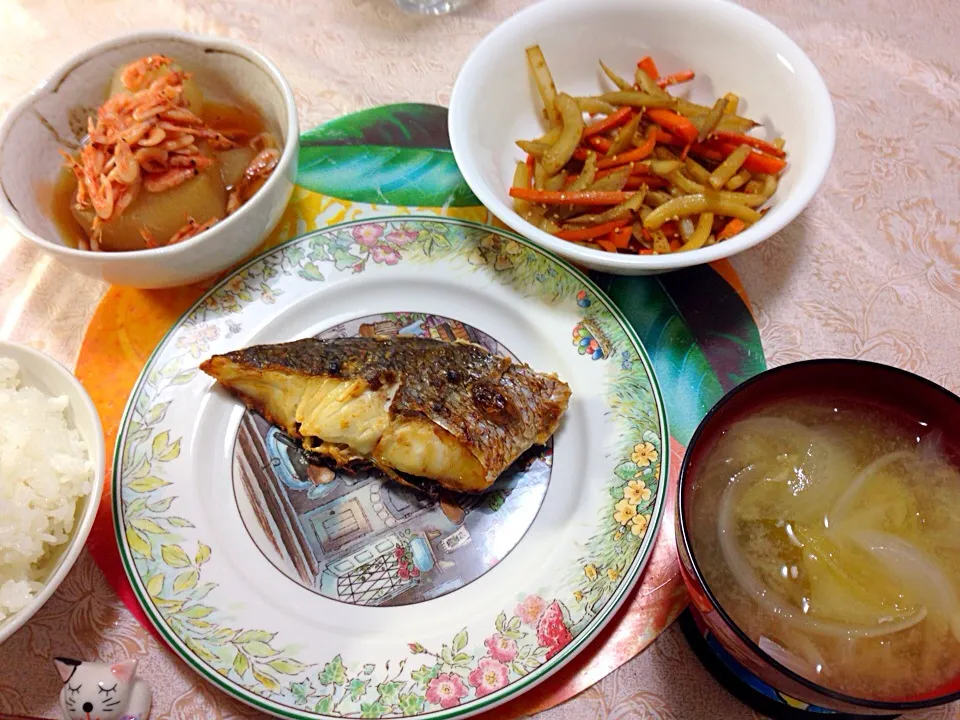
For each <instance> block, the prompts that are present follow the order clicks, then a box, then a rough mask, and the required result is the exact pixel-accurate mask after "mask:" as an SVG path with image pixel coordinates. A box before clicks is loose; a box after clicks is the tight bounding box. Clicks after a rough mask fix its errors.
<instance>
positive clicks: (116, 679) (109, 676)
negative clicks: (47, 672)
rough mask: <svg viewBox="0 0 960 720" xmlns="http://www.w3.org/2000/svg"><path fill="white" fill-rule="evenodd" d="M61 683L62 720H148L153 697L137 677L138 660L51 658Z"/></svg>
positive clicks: (145, 683) (143, 682) (142, 681)
mask: <svg viewBox="0 0 960 720" xmlns="http://www.w3.org/2000/svg"><path fill="white" fill-rule="evenodd" d="M53 664H54V667H56V669H57V673H58V674H59V675H60V679H61V680H62V681H63V687H62V688H61V690H60V712H61V713H62V715H63V718H64V720H91V718H96V719H97V720H147V717H148V716H149V714H150V706H151V704H152V696H151V692H150V686H149V685H147V682H146V681H145V680H144V679H142V678H138V677H137V661H136V660H124V661H121V662H116V663H100V662H84V661H82V660H72V659H70V658H62V657H58V658H54V661H53Z"/></svg>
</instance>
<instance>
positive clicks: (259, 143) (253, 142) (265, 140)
mask: <svg viewBox="0 0 960 720" xmlns="http://www.w3.org/2000/svg"><path fill="white" fill-rule="evenodd" d="M250 147H251V148H252V149H253V150H254V151H255V152H260V151H261V150H267V149H270V148H275V147H277V141H276V139H275V138H274V137H273V134H272V133H268V132H263V133H260V134H259V135H254V136H253V137H252V138H251V139H250Z"/></svg>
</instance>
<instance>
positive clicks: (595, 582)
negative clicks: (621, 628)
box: [114, 216, 666, 718]
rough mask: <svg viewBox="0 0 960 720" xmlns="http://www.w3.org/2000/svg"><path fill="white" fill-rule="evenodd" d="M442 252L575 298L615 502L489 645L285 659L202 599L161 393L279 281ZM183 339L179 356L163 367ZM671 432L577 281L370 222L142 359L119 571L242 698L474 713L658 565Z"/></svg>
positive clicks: (459, 642)
mask: <svg viewBox="0 0 960 720" xmlns="http://www.w3.org/2000/svg"><path fill="white" fill-rule="evenodd" d="M439 257H444V258H447V259H453V260H456V261H457V262H462V263H464V264H466V265H468V266H471V267H473V268H474V269H476V270H477V271H479V272H487V273H491V274H492V275H493V276H494V277H495V278H496V279H497V281H498V282H501V283H503V284H507V285H509V286H511V287H512V288H514V289H515V290H517V291H519V292H521V293H523V294H525V295H527V296H537V297H540V298H544V299H547V300H549V301H551V302H558V301H561V300H564V301H575V302H576V303H577V306H578V307H579V308H580V310H581V311H582V317H581V320H580V322H578V323H577V324H576V325H575V326H574V327H572V328H571V331H572V337H573V343H572V344H573V350H572V352H576V351H578V350H580V349H581V347H582V346H581V342H582V340H583V338H584V337H586V338H588V343H589V348H590V352H589V353H587V357H590V358H593V359H594V360H598V359H602V360H604V361H605V362H608V363H610V365H611V368H612V373H613V379H612V382H611V385H610V387H611V394H610V396H609V403H610V408H611V411H612V413H613V414H614V415H615V416H617V418H618V421H619V422H618V425H619V428H620V432H621V437H620V450H619V454H618V457H619V458H620V461H619V462H618V463H617V465H616V470H615V474H614V477H613V478H612V479H611V481H610V483H609V485H608V487H607V491H608V494H609V500H608V501H606V505H605V508H604V511H603V514H602V515H601V517H599V518H598V527H597V529H596V531H595V532H594V534H593V535H592V537H590V538H589V540H588V541H587V542H586V543H585V544H584V547H583V552H582V553H581V557H580V559H579V562H578V563H576V564H575V565H574V564H573V563H571V572H570V573H569V576H568V577H566V578H564V579H563V581H564V588H563V591H562V592H557V593H555V595H554V596H553V597H549V598H546V599H545V598H542V597H540V596H539V595H536V594H528V595H527V596H526V597H525V598H524V599H523V601H522V602H520V603H519V604H518V605H517V606H516V607H515V608H512V609H510V608H504V609H502V611H501V612H500V613H499V615H497V617H496V620H495V621H493V622H492V624H491V627H490V628H489V632H488V633H484V635H485V637H483V638H482V640H481V641H478V640H477V639H475V638H474V639H471V637H470V635H469V632H468V630H467V629H466V628H464V629H462V630H461V631H460V632H457V633H456V634H454V635H453V636H452V637H451V639H450V641H449V642H448V643H444V644H442V645H441V646H440V647H431V648H428V647H426V646H424V645H422V644H421V643H420V642H418V641H417V640H416V639H415V638H411V642H409V644H408V647H409V652H410V656H409V657H408V658H404V659H402V660H400V661H398V662H396V664H395V665H394V667H393V668H392V669H391V667H390V663H389V662H386V663H385V664H384V666H383V667H380V666H379V665H378V663H361V662H359V661H357V660H356V659H354V658H346V659H345V658H343V657H342V656H341V655H339V654H337V655H335V656H333V657H331V658H329V660H327V661H325V662H323V663H318V664H308V663H306V662H304V661H303V659H302V658H298V657H297V654H296V652H288V651H287V650H286V648H285V647H284V646H283V645H281V644H280V643H279V641H278V640H277V634H276V633H274V632H270V631H268V630H265V629H260V628H237V627H231V626H230V625H228V624H226V622H225V620H223V619H221V618H220V617H219V615H220V614H221V613H220V612H219V611H218V610H217V609H216V608H215V607H214V606H213V605H211V604H208V603H206V602H204V601H205V599H206V598H207V597H208V595H210V594H211V593H213V592H214V591H215V590H216V587H217V586H216V584H213V583H209V582H204V580H203V568H204V565H205V564H206V563H207V562H209V561H210V559H211V549H210V547H209V546H208V545H206V544H204V543H203V542H201V541H199V540H198V541H196V542H193V543H192V546H190V547H185V543H184V542H183V540H184V538H183V535H182V533H183V532H184V531H186V530H189V529H192V528H193V525H192V523H191V522H190V520H189V519H187V518H184V517H181V516H179V515H177V514H175V512H174V511H175V508H174V505H175V502H176V497H175V496H170V495H169V494H167V491H166V490H165V489H166V488H168V487H169V486H170V485H171V483H169V482H168V481H167V480H165V479H164V477H163V476H164V469H163V468H164V464H165V463H168V462H170V461H172V460H174V459H176V458H177V457H178V456H179V453H180V438H175V437H172V436H171V433H170V430H169V429H167V428H165V427H164V426H163V420H164V417H165V415H166V412H167V409H168V408H169V405H170V403H171V402H172V401H171V400H169V399H166V400H165V399H164V398H167V397H168V396H169V392H170V390H171V389H172V388H174V387H176V386H178V385H183V384H186V383H189V382H190V381H191V380H193V378H194V377H195V376H196V374H197V372H198V370H197V367H196V366H197V363H198V361H199V359H200V358H201V357H202V356H203V355H204V353H206V352H207V350H208V348H209V345H210V343H211V342H212V341H214V340H216V339H218V338H219V337H220V333H221V332H223V330H224V329H225V330H226V334H225V337H230V336H231V335H234V334H236V333H238V332H240V331H241V330H242V325H241V320H240V318H239V316H240V315H241V314H242V311H243V308H245V307H247V306H249V305H250V304H252V303H258V302H260V303H266V304H272V303H274V302H276V298H277V295H279V294H281V293H282V292H283V290H282V288H281V287H279V285H280V283H279V279H280V278H283V277H289V276H297V277H299V278H302V279H303V280H305V281H308V282H323V281H324V280H325V273H326V274H329V273H331V272H334V273H347V274H356V273H361V272H363V271H364V270H365V269H366V268H367V267H368V265H369V264H370V263H373V264H375V265H381V266H384V267H390V266H394V265H397V264H398V263H400V262H401V261H403V262H419V263H429V262H432V261H433V259H435V258H439ZM219 320H223V321H224V323H223V325H221V324H219V323H218V322H215V321H219ZM583 328H587V329H588V331H587V332H584V331H583ZM178 333H179V334H178ZM174 336H177V337H176V341H175V348H176V350H177V351H178V352H177V354H176V355H174V356H173V357H171V358H170V359H169V360H167V361H166V362H165V363H164V364H163V365H162V366H158V367H157V366H155V361H156V360H158V359H159V358H160V357H161V355H162V351H164V350H165V349H166V347H167V345H168V343H169V341H171V340H172V339H173V337H174ZM581 354H585V353H583V352H581ZM584 361H586V358H584ZM638 364H639V365H638ZM638 367H639V369H640V372H637V371H636V368H638ZM665 436H666V428H665V420H664V414H663V404H662V401H661V399H660V397H659V392H658V390H657V389H656V382H655V379H654V378H653V374H652V370H651V369H650V366H649V361H648V359H647V358H646V355H645V353H644V352H643V350H642V348H641V346H640V344H639V341H638V340H637V338H636V336H635V335H634V333H633V330H632V328H630V326H629V323H627V321H626V320H625V319H624V318H623V317H622V316H621V315H620V313H619V311H618V310H617V309H616V308H615V306H613V304H612V303H610V302H609V300H607V299H606V298H605V297H603V296H602V295H601V294H600V293H599V291H598V290H597V288H596V287H595V286H594V285H593V284H592V282H590V281H589V280H588V279H587V278H586V277H584V276H583V275H581V274H580V273H579V272H578V271H576V270H574V269H573V268H572V267H570V266H569V265H567V264H566V263H565V262H564V261H562V260H559V259H557V258H554V257H552V256H550V255H548V254H546V253H545V252H543V251H542V250H539V249H538V248H536V247H535V246H533V245H531V244H529V243H528V242H527V241H526V240H523V239H522V238H520V237H519V236H515V235H513V234H512V233H510V232H507V231H502V230H495V229H493V228H490V227H488V226H483V225H478V224H475V223H470V222H466V221H453V220H446V219H438V218H433V217H431V218H418V217H411V216H402V217H392V218H376V219H365V220H361V221H358V222H355V223H350V224H345V225H338V226H336V227H335V228H331V229H329V230H321V231H318V232H315V233H311V234H309V235H306V236H303V237H300V238H296V239H293V240H290V241H288V242H287V243H284V244H283V245H280V246H278V247H276V248H272V249H270V250H268V251H266V252H264V253H263V254H262V255H260V256H258V257H257V258H254V259H253V260H251V261H250V262H249V263H248V264H247V265H245V266H244V267H242V268H241V269H239V270H238V271H237V272H235V273H234V274H233V275H232V276H231V277H229V278H227V279H226V280H224V281H223V282H221V283H220V284H219V285H218V286H216V287H215V288H213V289H212V290H211V291H210V292H209V293H208V294H207V295H206V296H205V297H204V298H202V299H201V300H200V301H198V303H197V304H196V305H195V306H194V307H193V308H191V310H189V311H188V312H187V313H186V314H185V315H184V317H183V318H181V320H180V321H179V322H178V323H176V324H175V325H174V326H173V327H172V328H171V330H170V332H169V333H168V335H167V336H166V337H165V338H164V340H163V341H161V343H160V344H159V345H158V346H157V349H156V350H155V351H154V354H153V356H152V357H151V358H150V360H149V361H148V362H147V364H146V366H145V368H144V371H143V373H142V375H141V377H140V379H139V380H138V382H137V385H136V387H135V389H134V391H133V393H132V394H131V398H130V401H129V402H128V406H127V408H126V410H125V413H124V420H123V421H122V423H121V434H120V435H119V436H118V441H117V448H116V452H115V457H114V483H115V490H114V498H115V507H114V509H115V513H114V515H115V527H116V531H117V536H118V542H119V543H120V545H121V551H122V553H121V554H122V557H123V560H124V567H125V570H126V571H127V574H128V575H129V576H130V579H131V583H132V585H133V587H134V589H135V591H136V592H137V595H138V599H139V600H140V602H141V604H142V605H143V606H144V609H145V610H146V611H147V613H148V614H149V615H150V616H151V619H152V620H153V621H154V622H155V624H157V627H158V629H160V630H161V632H162V633H163V634H164V636H165V637H166V638H167V639H168V640H169V641H170V642H171V644H172V646H173V647H174V648H175V649H177V650H178V652H180V653H181V655H183V656H184V659H186V660H187V661H188V662H191V664H192V665H193V666H194V667H195V668H196V669H198V670H199V671H201V672H202V673H203V674H204V675H206V676H207V677H208V678H209V679H211V680H212V681H213V682H215V683H216V684H218V685H219V686H220V687H221V688H222V689H224V690H226V691H228V692H231V694H234V695H236V696H237V697H239V698H240V699H242V700H244V701H246V702H248V703H251V704H254V705H257V706H259V707H262V708H263V709H267V710H270V711H271V712H274V713H278V714H282V715H286V716H290V717H317V716H320V717H367V718H393V717H414V716H424V715H430V716H431V717H451V716H457V715H462V714H464V713H467V712H469V713H471V714H472V713H473V712H478V711H480V710H481V709H484V708H486V707H489V706H490V705H491V704H493V703H495V702H499V701H502V700H504V699H506V698H508V697H510V696H512V695H514V694H515V693H516V692H519V691H520V690H521V689H523V688H524V687H526V686H528V685H529V684H530V683H531V682H535V681H538V680H540V679H542V678H544V677H546V675H547V674H548V673H549V672H551V671H553V670H555V669H557V668H559V667H560V666H561V664H562V663H563V662H564V661H565V660H566V659H569V657H572V655H573V653H574V652H576V651H577V650H579V649H580V648H581V647H582V646H583V644H584V643H585V641H586V640H588V639H589V637H591V636H592V635H593V634H594V633H595V632H596V631H597V630H598V629H599V627H600V626H601V625H602V624H603V622H604V621H605V620H606V619H609V617H610V616H611V615H612V614H613V612H614V611H615V610H616V608H617V607H618V606H619V603H620V602H622V600H623V599H624V597H625V595H626V592H627V591H628V590H629V589H630V588H631V587H632V585H633V583H634V581H635V580H636V579H637V578H638V577H639V574H640V570H641V569H642V567H643V564H644V563H645V560H646V557H647V556H648V555H649V551H650V548H651V546H652V543H651V540H652V537H653V534H654V532H655V529H656V525H657V520H658V519H659V515H660V511H661V509H662V506H663V500H664V498H665V487H666V483H665V482H664V480H665V478H666V457H665V456H664V454H663V444H662V438H663V437H665ZM131 560H132V563H131ZM145 595H146V597H145ZM191 656H193V657H191ZM196 660H199V661H201V662H200V663H198V662H196ZM211 671H212V672H211ZM218 676H220V677H218ZM224 680H226V681H227V682H226V683H225V682H224ZM241 689H242V690H244V691H246V692H238V691H240V690H241ZM259 698H262V699H264V700H267V701H269V702H268V703H263V702H262V701H260V700H259Z"/></svg>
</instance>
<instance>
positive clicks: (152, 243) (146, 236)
mask: <svg viewBox="0 0 960 720" xmlns="http://www.w3.org/2000/svg"><path fill="white" fill-rule="evenodd" d="M140 237H142V238H143V243H144V244H145V245H146V246H147V247H148V248H150V249H153V248H158V247H160V243H158V242H157V239H156V238H155V237H154V236H153V233H152V232H150V231H149V230H148V229H147V228H140Z"/></svg>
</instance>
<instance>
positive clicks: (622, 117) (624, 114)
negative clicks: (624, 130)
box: [583, 107, 634, 138]
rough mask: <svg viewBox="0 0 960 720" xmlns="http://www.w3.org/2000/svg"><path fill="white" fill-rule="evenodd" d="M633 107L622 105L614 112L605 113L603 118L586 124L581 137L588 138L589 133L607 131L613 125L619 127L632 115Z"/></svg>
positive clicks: (594, 133) (595, 133)
mask: <svg viewBox="0 0 960 720" xmlns="http://www.w3.org/2000/svg"><path fill="white" fill-rule="evenodd" d="M633 113H634V109H633V108H632V107H622V108H620V109H619V110H617V111H616V112H615V113H611V114H610V115H607V116H606V117H605V118H604V119H603V120H598V121H597V122H595V123H593V124H592V125H587V126H586V127H585V128H584V129H583V137H584V138H588V137H590V136H591V135H597V134H599V133H603V132H607V130H612V129H613V128H615V127H620V126H621V125H623V124H624V123H625V122H627V121H628V120H629V119H630V118H631V117H633Z"/></svg>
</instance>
